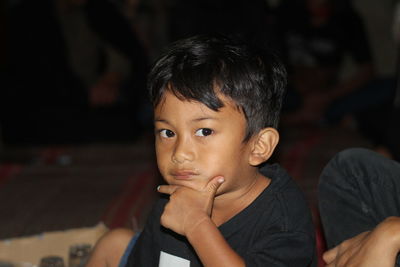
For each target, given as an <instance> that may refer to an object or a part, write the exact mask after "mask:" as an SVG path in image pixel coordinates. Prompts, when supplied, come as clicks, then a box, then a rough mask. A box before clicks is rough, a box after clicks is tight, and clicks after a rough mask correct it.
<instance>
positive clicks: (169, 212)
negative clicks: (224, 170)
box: [158, 176, 224, 236]
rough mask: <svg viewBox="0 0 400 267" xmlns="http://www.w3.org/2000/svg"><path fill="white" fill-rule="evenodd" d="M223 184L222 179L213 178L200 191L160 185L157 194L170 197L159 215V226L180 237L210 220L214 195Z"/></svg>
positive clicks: (219, 177) (218, 177)
mask: <svg viewBox="0 0 400 267" xmlns="http://www.w3.org/2000/svg"><path fill="white" fill-rule="evenodd" d="M223 182H224V178H223V177H221V176H217V177H214V178H213V179H212V180H210V181H209V182H208V184H207V185H206V186H205V187H204V188H203V190H201V191H198V190H195V189H192V188H188V187H184V186H177V185H161V186H160V187H159V188H158V192H160V193H164V194H168V195H170V198H169V202H168V203H167V205H166V206H165V208H164V212H163V214H162V215H161V225H163V226H164V227H166V228H169V229H171V230H172V231H174V232H176V233H178V234H181V235H185V236H186V235H187V234H189V233H190V232H191V231H193V230H194V229H195V228H196V227H197V226H198V225H199V224H200V223H202V222H203V221H205V220H209V219H210V218H211V217H210V216H211V212H212V207H213V203H214V198H215V194H216V192H217V190H218V188H219V187H220V185H221V184H222V183H223Z"/></svg>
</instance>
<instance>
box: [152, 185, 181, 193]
mask: <svg viewBox="0 0 400 267" xmlns="http://www.w3.org/2000/svg"><path fill="white" fill-rule="evenodd" d="M178 188H179V186H178V185H159V186H158V187H157V191H158V192H160V193H163V194H167V195H172V194H173V193H174V192H175V191H176V189H178Z"/></svg>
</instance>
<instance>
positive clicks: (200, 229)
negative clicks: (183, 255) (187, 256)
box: [186, 219, 245, 267]
mask: <svg viewBox="0 0 400 267" xmlns="http://www.w3.org/2000/svg"><path fill="white" fill-rule="evenodd" d="M186 237H187V239H188V240H189V242H190V244H191V245H192V246H193V248H194V249H195V250H196V253H197V255H198V256H199V258H200V260H201V262H202V263H203V265H204V266H208V267H212V266H218V267H221V266H233V267H234V266H245V263H244V260H243V259H242V258H241V257H240V256H239V255H238V254H237V253H236V252H235V251H234V250H233V249H232V248H231V247H230V245H229V244H228V242H226V240H225V238H224V237H223V236H222V234H221V232H220V231H219V230H218V228H217V226H216V225H215V224H214V223H213V222H212V220H211V219H209V220H204V221H202V222H201V223H200V224H199V225H198V226H197V227H196V229H194V230H193V231H191V232H190V233H189V234H187V235H186Z"/></svg>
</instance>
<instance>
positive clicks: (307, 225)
mask: <svg viewBox="0 0 400 267" xmlns="http://www.w3.org/2000/svg"><path fill="white" fill-rule="evenodd" d="M285 85H286V72H285V69H284V67H283V66H282V64H281V63H280V62H279V61H278V60H277V58H275V57H274V56H273V55H272V54H270V53H267V52H266V51H261V50H258V49H253V48H251V47H249V46H247V45H245V44H243V43H240V42H238V41H235V40H232V39H229V38H227V37H224V36H195V37H192V38H188V39H185V40H182V41H179V42H177V43H175V44H173V45H172V46H171V47H170V48H169V50H167V52H166V53H165V54H164V55H162V56H161V58H160V59H159V60H158V61H157V62H156V64H155V65H154V67H153V69H152V71H151V73H150V75H149V90H150V95H151V100H152V102H153V105H154V122H155V133H156V155H157V164H158V167H159V170H160V173H161V174H162V176H163V177H164V179H165V181H166V182H167V184H168V185H161V186H159V187H158V191H159V192H160V193H162V194H164V196H165V197H164V198H161V199H160V200H159V201H158V202H157V203H156V205H155V208H154V209H153V211H152V213H151V214H150V216H149V218H148V221H147V224H146V226H145V228H144V230H143V231H142V233H141V234H140V237H139V239H138V240H137V243H136V244H135V245H134V246H133V241H129V240H130V238H131V236H132V234H131V233H129V232H127V231H126V230H115V231H112V232H110V233H109V234H108V235H107V236H106V237H104V238H103V239H102V240H100V242H99V243H98V244H97V246H96V249H95V251H94V253H93V256H92V259H91V260H90V261H89V264H88V266H99V265H100V264H103V265H108V266H115V265H117V264H118V262H120V258H121V255H122V252H121V251H122V248H124V247H126V245H127V244H128V243H129V246H128V249H126V250H125V254H124V256H123V257H122V262H120V266H174V267H179V266H202V265H204V266H310V265H312V264H313V258H314V230H313V225H312V221H311V216H310V214H309V210H308V208H307V206H306V203H305V200H304V198H303V196H302V194H301V193H300V191H299V189H298V187H297V186H296V185H295V184H294V182H293V181H292V180H291V179H290V177H289V176H288V175H287V174H286V172H285V171H284V170H283V169H282V168H280V167H279V166H278V165H265V166H264V167H262V168H260V165H262V164H263V163H264V162H265V161H266V160H267V159H268V158H269V157H270V156H271V154H272V152H273V151H274V149H275V146H276V145H277V143H278V140H279V134H278V132H277V130H276V127H277V124H278V120H279V113H280V108H281V104H282V95H283V93H284V88H285ZM111 244H113V245H111ZM132 246H133V247H132ZM100 251H102V252H100ZM95 262H97V263H98V265H95V264H94V263H95ZM125 262H126V263H125Z"/></svg>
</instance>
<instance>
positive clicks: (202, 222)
mask: <svg viewBox="0 0 400 267" xmlns="http://www.w3.org/2000/svg"><path fill="white" fill-rule="evenodd" d="M210 223H211V224H212V225H214V226H215V224H214V223H213V222H212V220H211V218H210V217H208V216H204V217H203V218H200V219H198V220H196V222H195V223H193V224H191V226H190V227H188V228H187V230H186V231H185V236H186V238H187V239H190V237H193V236H195V235H197V233H199V232H201V230H200V227H209V225H210Z"/></svg>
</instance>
